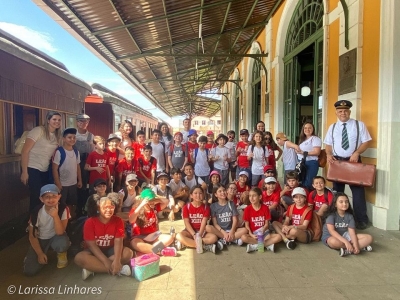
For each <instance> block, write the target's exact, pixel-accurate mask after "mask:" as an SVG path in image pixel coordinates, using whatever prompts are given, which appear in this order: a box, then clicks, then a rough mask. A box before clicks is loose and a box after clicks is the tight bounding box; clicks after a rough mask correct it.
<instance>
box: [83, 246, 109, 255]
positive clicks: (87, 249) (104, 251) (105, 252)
mask: <svg viewBox="0 0 400 300" xmlns="http://www.w3.org/2000/svg"><path fill="white" fill-rule="evenodd" d="M99 248H100V247H99ZM100 250H101V252H103V254H104V255H105V256H107V257H110V256H113V255H114V247H111V248H108V249H101V248H100ZM83 251H88V252H90V253H91V254H93V253H92V251H90V249H89V248H86V249H85V250H83ZM93 255H94V254H93Z"/></svg>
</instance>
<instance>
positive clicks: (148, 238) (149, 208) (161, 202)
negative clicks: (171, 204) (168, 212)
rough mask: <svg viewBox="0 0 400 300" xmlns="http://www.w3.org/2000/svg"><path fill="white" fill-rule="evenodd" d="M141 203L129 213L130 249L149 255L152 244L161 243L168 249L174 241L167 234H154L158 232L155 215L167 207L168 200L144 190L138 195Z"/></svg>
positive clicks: (147, 189)
mask: <svg viewBox="0 0 400 300" xmlns="http://www.w3.org/2000/svg"><path fill="white" fill-rule="evenodd" d="M140 200H142V202H141V203H140V204H139V205H138V206H137V207H133V208H132V209H131V211H130V213H129V222H130V223H131V224H132V240H131V243H130V245H131V247H132V248H133V249H134V250H136V251H139V252H141V253H151V252H152V248H153V245H154V243H156V242H158V241H161V242H162V243H163V244H164V246H166V247H168V246H169V245H171V244H172V243H173V241H174V236H173V235H169V234H155V232H158V217H157V213H158V212H160V211H162V210H163V209H164V208H166V207H167V205H168V199H166V198H157V197H156V194H155V193H154V192H153V191H152V190H151V189H149V188H146V189H144V190H143V191H142V193H141V194H140Z"/></svg>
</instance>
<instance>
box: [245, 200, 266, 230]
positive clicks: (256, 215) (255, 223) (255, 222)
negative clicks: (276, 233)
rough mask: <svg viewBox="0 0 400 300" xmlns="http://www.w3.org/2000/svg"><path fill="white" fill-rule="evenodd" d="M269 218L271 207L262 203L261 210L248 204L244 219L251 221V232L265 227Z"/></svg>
mask: <svg viewBox="0 0 400 300" xmlns="http://www.w3.org/2000/svg"><path fill="white" fill-rule="evenodd" d="M269 220H271V213H270V211H269V208H268V206H266V205H264V204H262V203H261V206H260V209H259V210H255V209H254V207H253V205H248V206H247V207H246V208H245V209H244V212H243V221H246V222H249V226H250V230H251V232H254V231H256V230H257V229H259V228H261V227H263V226H264V225H265V222H266V221H269Z"/></svg>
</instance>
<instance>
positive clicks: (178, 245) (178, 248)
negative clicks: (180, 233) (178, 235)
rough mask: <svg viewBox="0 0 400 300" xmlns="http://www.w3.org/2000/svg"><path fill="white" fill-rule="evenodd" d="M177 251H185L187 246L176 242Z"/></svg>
mask: <svg viewBox="0 0 400 300" xmlns="http://www.w3.org/2000/svg"><path fill="white" fill-rule="evenodd" d="M175 249H176V250H178V251H179V250H183V249H185V245H183V244H182V243H181V242H180V241H178V240H175Z"/></svg>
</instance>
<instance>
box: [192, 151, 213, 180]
mask: <svg viewBox="0 0 400 300" xmlns="http://www.w3.org/2000/svg"><path fill="white" fill-rule="evenodd" d="M195 153H196V150H195V151H194V152H193V157H194V156H195ZM207 159H208V158H207V151H206V150H205V149H204V150H201V149H198V150H197V156H196V158H195V160H196V161H195V164H194V174H196V175H197V176H209V175H210V165H209V164H208V160H207Z"/></svg>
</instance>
